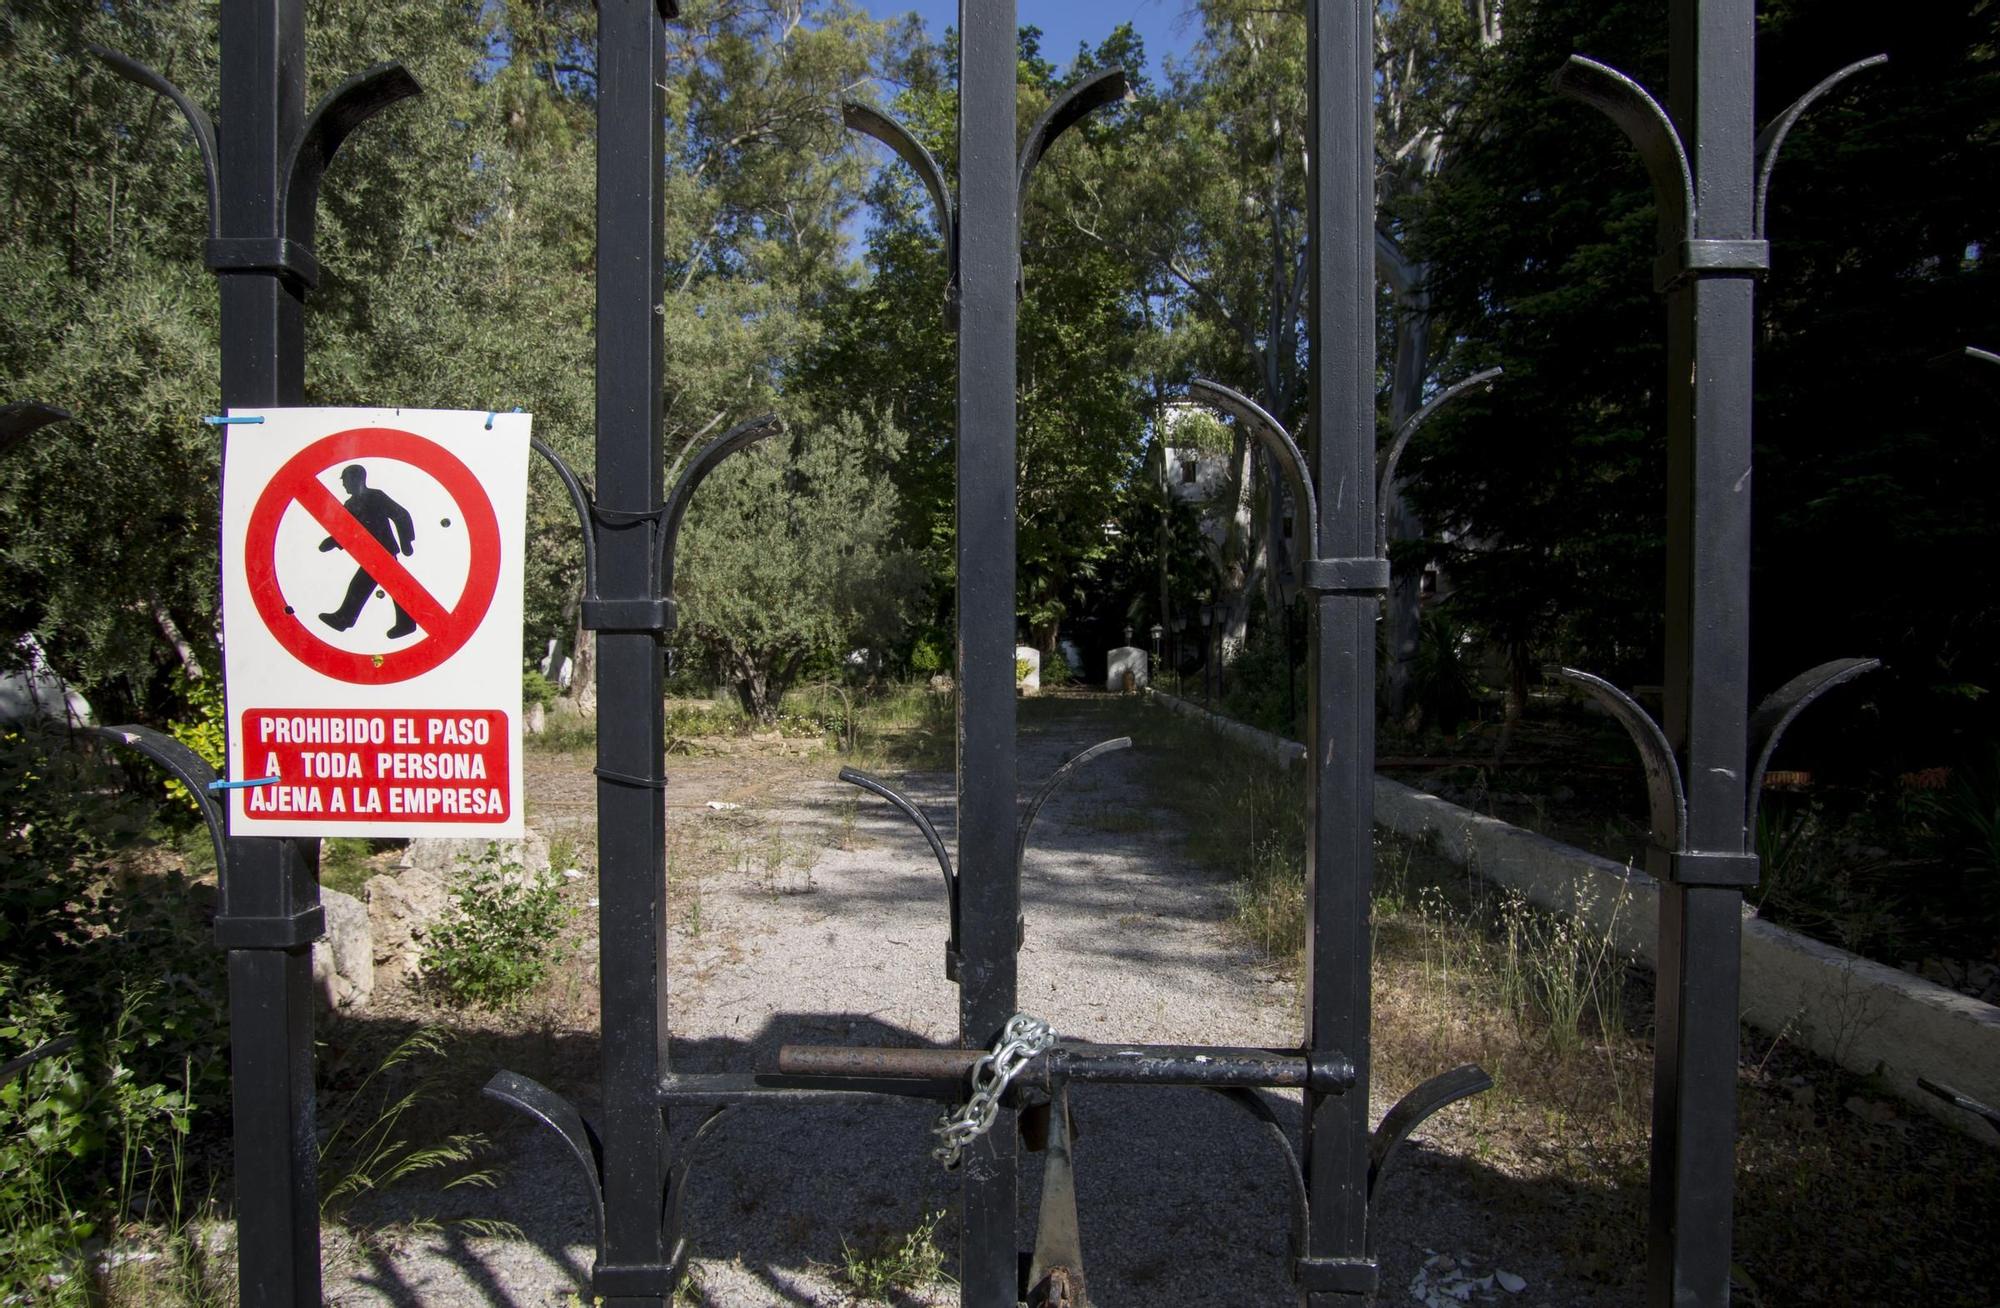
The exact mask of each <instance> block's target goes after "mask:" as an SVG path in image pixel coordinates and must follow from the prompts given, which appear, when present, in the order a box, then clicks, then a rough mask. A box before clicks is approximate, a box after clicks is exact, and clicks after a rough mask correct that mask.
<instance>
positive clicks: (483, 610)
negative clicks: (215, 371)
mask: <svg viewBox="0 0 2000 1308" xmlns="http://www.w3.org/2000/svg"><path fill="white" fill-rule="evenodd" d="M230 416H231V417H233V418H237V419H239V420H240V419H242V418H246V417H248V418H260V419H261V420H262V421H261V422H256V423H249V424H245V423H240V422H239V423H237V424H232V427H231V435H230V438H229V452H228V457H227V459H226V461H225V465H224V468H223V518H222V543H223V550H222V553H223V641H224V656H225V657H224V662H225V674H226V677H225V680H226V691H227V699H228V705H229V722H230V733H229V737H230V738H229V772H230V777H231V779H232V780H233V781H235V782H236V783H238V786H239V788H237V789H234V790H232V791H231V792H230V820H231V829H232V830H233V831H234V832H236V833H237V834H239V835H300V836H308V835H376V836H429V835H456V836H464V835H473V834H481V835H492V836H496V837H505V836H518V835H519V834H520V833H521V826H522V824H521V758H520V722H521V569H522V547H523V541H522V536H523V521H524V519H525V506H526V495H527V457H528V431H529V418H528V416H527V415H525V414H491V415H489V414H486V413H460V412H440V411H427V410H395V409H366V410H357V409H270V410H264V411H261V412H259V411H250V412H247V413H246V412H244V411H241V410H238V411H234V412H232V413H231V415H230Z"/></svg>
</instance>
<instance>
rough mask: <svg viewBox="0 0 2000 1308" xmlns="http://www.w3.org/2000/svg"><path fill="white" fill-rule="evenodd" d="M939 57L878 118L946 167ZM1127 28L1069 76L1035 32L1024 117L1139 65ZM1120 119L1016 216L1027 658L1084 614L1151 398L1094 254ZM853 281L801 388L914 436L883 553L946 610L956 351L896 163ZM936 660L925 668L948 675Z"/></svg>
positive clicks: (1139, 315)
mask: <svg viewBox="0 0 2000 1308" xmlns="http://www.w3.org/2000/svg"><path fill="white" fill-rule="evenodd" d="M952 53H953V52H952V51H951V50H950V49H949V47H948V46H947V47H924V48H921V49H917V50H913V51H912V52H910V56H909V59H908V62H907V64H906V66H905V68H904V69H903V70H902V71H901V73H900V75H899V77H898V78H897V79H896V80H897V81H898V82H899V83H900V84H901V85H902V87H903V90H902V91H901V93H900V94H899V95H898V96H897V97H896V98H895V100H894V101H893V102H892V103H891V104H890V105H889V106H888V107H889V108H890V109H891V110H892V111H893V112H894V113H895V114H896V115H897V117H899V118H900V119H901V120H902V121H903V122H904V123H905V124H907V125H908V126H909V127H910V128H911V130H912V131H913V132H914V133H915V134H916V135H917V137H918V138H919V139H920V140H922V141H923V142H924V144H925V145H926V146H927V147H928V148H929V149H930V150H931V151H932V153H933V154H934V155H935V156H936V157H937V159H938V161H939V163H940V165H941V166H942V167H943V168H944V169H945V170H946V172H947V175H949V174H950V172H951V170H952V169H954V168H955V167H956V161H957V113H958V104H957V96H956V94H955V92H954V90H953V88H952V86H951V84H950V82H951V78H950V62H951V56H952ZM1144 62H1145V60H1144V52H1143V50H1141V49H1139V48H1138V46H1137V43H1136V41H1135V40H1134V38H1133V37H1132V35H1131V31H1130V29H1129V27H1122V28H1119V29H1117V30H1116V31H1114V33H1113V35H1112V36H1111V37H1110V38H1109V39H1108V40H1107V41H1105V42H1104V43H1103V44H1102V45H1100V46H1099V47H1098V49H1096V50H1095V51H1091V52H1088V53H1086V54H1084V55H1081V56H1080V57H1079V59H1078V60H1077V62H1076V64H1075V65H1074V66H1073V67H1072V68H1070V69H1069V70H1067V71H1058V70H1057V68H1056V67H1055V66H1054V65H1053V64H1051V63H1049V62H1048V61H1046V60H1044V59H1043V58H1042V57H1041V55H1040V52H1039V49H1038V46H1037V43H1036V39H1035V37H1034V35H1033V32H1032V29H1028V30H1024V32H1023V35H1022V59H1021V62H1020V70H1021V112H1022V114H1023V116H1024V120H1025V119H1031V118H1032V116H1033V115H1034V114H1037V113H1039V112H1041V110H1042V109H1043V108H1044V107H1046V105H1047V104H1048V103H1049V102H1050V101H1051V100H1052V99H1053V97H1054V96H1055V95H1056V94H1057V93H1059V91H1060V89H1061V87H1062V86H1063V85H1064V84H1066V83H1067V82H1068V81H1069V80H1070V78H1071V77H1073V76H1076V75H1078V74H1080V73H1082V72H1085V71H1088V70H1090V69H1093V68H1100V67H1107V66H1109V65H1110V64H1112V63H1122V64H1124V65H1125V66H1126V67H1128V68H1131V69H1133V70H1135V71H1136V70H1139V69H1142V68H1143V67H1144ZM1130 112H1131V111H1130V110H1128V109H1126V108H1124V107H1118V108H1114V109H1113V110H1111V111H1109V112H1108V113H1100V114H1093V115H1092V116H1091V117H1090V118H1089V119H1087V120H1086V121H1085V122H1084V123H1083V124H1082V125H1080V127H1079V128H1077V129H1076V130H1073V131H1072V132H1070V133H1068V134H1066V135H1065V136H1064V138H1063V140H1062V142H1061V143H1060V144H1059V145H1058V146H1057V148H1056V149H1055V150H1054V151H1053V152H1051V154H1050V155H1049V157H1048V158H1047V159H1046V160H1045V161H1044V162H1043V164H1042V165H1041V167H1040V168H1039V169H1038V170H1037V173H1036V178H1035V182H1034V186H1033V188H1032V192H1031V194H1030V196H1029V197H1028V202H1027V204H1026V206H1025V208H1024V210H1023V247H1024V248H1023V260H1024V265H1023V266H1024V296H1025V298H1024V299H1023V301H1022V304H1021V316H1020V357H1019V371H1020V376H1021V392H1020V409H1019V430H1018V444H1017V447H1016V454H1017V458H1016V472H1017V476H1018V486H1019V515H1018V520H1017V528H1018V541H1017V544H1018V566H1017V579H1018V593H1017V597H1016V602H1017V604H1018V606H1019V612H1020V614H1021V616H1022V617H1023V619H1024V620H1025V621H1026V622H1027V623H1028V624H1029V626H1030V627H1031V629H1033V630H1034V631H1035V632H1036V636H1037V640H1038V643H1042V644H1046V643H1047V640H1048V639H1052V637H1053V633H1054V631H1055V630H1056V628H1057V627H1058V626H1059V624H1060V623H1061V622H1063V621H1065V620H1066V619H1068V618H1069V617H1070V616H1071V615H1073V614H1076V613H1077V612H1079V611H1080V610H1081V609H1082V608H1084V607H1085V606H1087V604H1088V603H1089V600H1090V598H1091V595H1092V593H1093V591H1094V589H1095V581H1096V574H1097V569H1098V567H1099V565H1100V562H1101V560H1102V559H1103V557H1104V555H1105V553H1106V541H1105V532H1104V526H1105V521H1106V519H1107V517H1108V516H1109V513H1108V510H1109V508H1110V506H1111V505H1112V504H1113V503H1114V502H1115V500H1116V499H1117V496H1118V493H1119V490H1120V488H1121V487H1122V485H1123V484H1124V483H1125V482H1126V481H1127V480H1128V479H1129V478H1130V476H1131V475H1132V473H1133V471H1134V470H1135V468H1136V465H1137V463H1138V456H1139V450H1140V445H1141V440H1142V437H1143V432H1144V417H1145V411H1146V408H1147V407H1148V406H1147V403H1146V396H1145V393H1144V391H1143V390H1142V389H1141V387H1140V385H1139V381H1140V379H1139V377H1138V376H1137V375H1136V372H1135V364H1136V362H1137V359H1138V352H1137V350H1138V342H1139V340H1140V337H1141V335H1142V332H1143V329H1144V304H1143V301H1144V292H1143V287H1144V283H1145V278H1144V273H1143V272H1142V271H1141V270H1140V269H1139V268H1138V267H1137V265H1135V264H1134V262H1133V261H1132V259H1131V258H1130V257H1129V256H1128V254H1126V253H1125V252H1123V251H1121V250H1119V249H1118V248H1116V247H1114V246H1113V245H1111V244H1109V243H1107V242H1106V241H1105V240H1103V239H1102V235H1101V230H1102V228H1103V226H1104V224H1105V221H1106V218H1107V205H1106V200H1105V195H1106V192H1107V189H1108V188H1112V187H1122V186H1124V185H1127V184H1128V182H1129V179H1130V176H1131V174H1130V173H1128V172H1125V171H1123V170H1122V161H1121V159H1120V150H1121V146H1120V144H1119V142H1120V140H1121V137H1122V135H1123V125H1124V124H1125V122H1126V121H1127V120H1128V118H1129V116H1130ZM867 198H868V202H869V208H870V215H869V216H870V217H871V219H872V220H873V225H872V226H871V228H870V229H869V233H868V250H867V253H868V272H867V276H866V278H865V279H863V280H860V281H858V282H857V283H855V284H854V285H852V286H850V287H847V288H845V289H844V290H842V291H841V292H839V293H837V294H836V295H835V296H833V297H832V298H831V299H830V300H829V302H828V305H827V313H826V318H825V321H826V332H825V334H824V336H823V337H822V338H821V339H820V341H819V342H818V343H817V348H816V349H815V350H814V351H812V353H811V354H810V355H809V356H808V357H807V361H806V364H805V367H804V368H803V369H802V372H803V373H804V376H803V378H802V380H803V381H804V382H805V383H806V385H807V387H808V388H809V390H810V392H811V394H812V395H813V396H814V397H816V399H817V401H818V403H819V404H820V405H821V406H822V407H823V408H826V409H829V410H834V409H839V408H843V407H845V406H847V405H850V404H851V403H852V402H853V398H852V397H854V396H855V395H863V396H867V397H868V398H869V399H870V400H874V401H879V402H880V403H882V404H883V405H885V406H886V412H887V414H888V416H889V417H890V418H891V419H893V421H894V422H895V424H896V426H897V427H898V428H900V429H901V430H902V431H903V432H905V433H907V434H908V437H909V445H908V450H907V452H906V453H905V455H904V456H903V457H902V458H900V459H898V460H897V461H896V462H895V463H894V464H893V465H891V467H890V468H889V469H888V472H889V475H890V476H891V477H892V478H893V479H894V482H895V486H896V491H897V501H896V515H897V521H896V528H895V540H896V543H897V544H898V546H900V547H901V548H904V549H907V550H909V551H912V552H913V553H914V554H915V555H916V556H917V557H918V558H919V559H920V561H921V563H922V565H923V568H924V571H925V573H926V574H927V575H928V577H929V579H930V581H931V584H932V589H933V591H934V593H936V594H937V595H938V597H939V599H940V603H939V605H938V608H939V610H940V611H945V612H948V611H949V601H948V599H946V598H945V592H946V591H947V590H948V588H949V587H950V585H951V584H952V571H953V567H954V563H953V556H952V547H953V543H954V535H955V531H956V520H955V515H954V512H953V504H954V502H955V499H954V496H955V489H956V487H955V479H954V476H953V468H954V458H953V456H954V453H955V444H956V431H957V421H956V414H955V411H954V407H953V404H954V398H953V397H954V393H955V388H954V375H955V371H956V351H955V349H954V338H953V336H952V335H951V334H950V333H948V332H945V331H942V330H940V315H941V313H942V311H943V289H944V284H945V276H946V274H945V261H944V249H943V243H942V241H941V240H940V238H939V236H938V233H937V232H936V231H935V230H934V227H933V219H932V216H931V208H930V202H929V199H928V198H927V197H926V196H925V195H924V194H923V191H922V188H921V187H920V186H918V185H917V184H916V183H915V180H914V177H913V175H912V174H911V173H910V172H909V170H908V169H906V168H904V167H902V166H901V165H893V164H892V165H891V166H890V167H888V168H887V169H886V170H885V171H884V172H883V173H882V174H881V176H880V178H879V179H878V181H877V182H876V184H875V185H874V186H873V187H872V188H871V189H870V190H869V192H868V194H867ZM949 666H950V660H949V658H947V659H946V660H945V661H944V662H942V663H941V664H940V665H939V668H938V669H937V670H949Z"/></svg>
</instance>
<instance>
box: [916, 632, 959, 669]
mask: <svg viewBox="0 0 2000 1308" xmlns="http://www.w3.org/2000/svg"><path fill="white" fill-rule="evenodd" d="M951 664H952V659H951V641H950V639H949V638H948V637H945V636H942V635H940V634H938V633H937V632H934V631H927V632H925V633H924V634H923V635H921V636H919V637H917V641H916V644H914V645H912V646H910V671H911V672H913V673H915V674H916V675H917V676H919V677H934V676H936V675H937V674H938V673H940V672H949V671H951Z"/></svg>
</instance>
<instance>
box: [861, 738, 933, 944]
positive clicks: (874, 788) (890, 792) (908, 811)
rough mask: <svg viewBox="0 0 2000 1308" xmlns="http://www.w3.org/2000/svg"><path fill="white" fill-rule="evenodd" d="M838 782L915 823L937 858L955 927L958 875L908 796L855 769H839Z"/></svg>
mask: <svg viewBox="0 0 2000 1308" xmlns="http://www.w3.org/2000/svg"><path fill="white" fill-rule="evenodd" d="M840 779H841V780H842V781H845V782H846V783H847V784H848V785H850V786H859V787H861V789H863V790H865V791H867V792H868V793H869V794H871V795H876V796H879V797H881V798H882V799H886V800H888V801H889V802H890V803H891V804H893V805H894V806H895V808H896V810H897V811H898V812H900V813H901V814H902V815H903V816H904V817H906V818H908V819H910V821H911V822H913V823H915V824H916V828H917V830H918V831H921V832H922V833H923V836H924V841H925V843H927V844H928V845H930V847H931V854H932V856H933V857H935V858H936V859H937V865H938V870H939V871H941V872H943V873H944V890H945V894H946V895H948V896H949V897H950V899H951V918H952V922H953V924H954V925H955V924H956V923H957V921H958V873H957V872H956V871H954V870H953V868H952V866H951V851H950V850H948V849H946V848H945V844H944V838H943V837H942V836H940V835H938V831H937V828H936V827H934V826H932V825H931V820H930V818H929V817H928V816H927V815H926V814H925V813H924V811H923V810H922V809H920V808H918V807H917V805H916V803H915V802H914V801H913V800H911V799H910V797H909V796H908V795H905V794H904V793H903V792H902V791H900V790H898V789H896V788H895V787H894V786H892V785H890V784H889V783H888V782H886V781H884V780H882V779H881V778H880V777H873V776H870V775H869V774H868V773H866V772H863V771H861V770H859V769H858V768H842V769H841V770H840Z"/></svg>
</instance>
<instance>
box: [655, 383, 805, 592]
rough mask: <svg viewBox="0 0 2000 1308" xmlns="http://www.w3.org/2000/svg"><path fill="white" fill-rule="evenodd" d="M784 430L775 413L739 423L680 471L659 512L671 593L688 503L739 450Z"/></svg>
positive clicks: (665, 576)
mask: <svg viewBox="0 0 2000 1308" xmlns="http://www.w3.org/2000/svg"><path fill="white" fill-rule="evenodd" d="M784 429H785V424H784V423H783V422H782V421H781V420H780V419H779V418H778V416H777V415H776V414H774V413H767V414H765V415H764V416H762V417H761V418H752V419H750V421H748V422H741V423H738V424H737V425H736V426H734V427H731V428H730V429H729V430H728V431H726V432H724V433H722V435H720V436H718V437H716V438H715V439H714V440H712V441H710V442H709V443H708V444H706V445H704V446H702V447H701V449H700V451H698V452H697V453H696V454H695V456H694V457H693V458H692V459H689V460H688V462H687V466H686V467H684V468H682V469H681V475H680V478H679V480H677V481H675V482H674V488H673V490H672V491H670V492H668V494H667V502H666V504H665V506H664V507H663V508H662V509H661V511H660V577H661V579H662V582H663V584H664V585H665V587H666V588H667V589H668V590H669V591H671V590H672V589H673V579H674V547H675V546H676V545H678V544H679V543H680V538H681V523H682V521H683V520H684V519H685V518H686V517H687V511H688V503H689V501H691V500H692V499H693V498H694V493H695V490H696V488H697V487H699V486H700V485H701V483H702V482H703V481H704V480H706V479H707V477H708V474H709V473H711V472H714V471H715V469H716V466H717V465H718V464H720V463H721V462H722V461H723V460H724V459H726V458H728V457H729V456H730V455H732V454H734V453H736V452H737V451H738V450H744V449H748V448H749V447H750V446H752V445H755V444H756V443H757V442H759V441H761V440H766V439H768V438H770V437H772V436H776V435H777V434H778V433H779V432H781V431H783V430H784Z"/></svg>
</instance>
